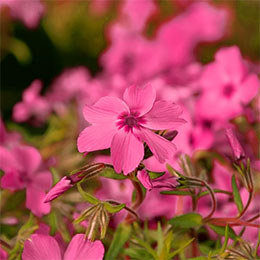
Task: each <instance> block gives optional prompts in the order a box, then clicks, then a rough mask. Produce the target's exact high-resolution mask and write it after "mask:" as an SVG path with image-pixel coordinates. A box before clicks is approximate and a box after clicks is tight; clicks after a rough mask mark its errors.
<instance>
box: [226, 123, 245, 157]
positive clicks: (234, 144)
mask: <svg viewBox="0 0 260 260" xmlns="http://www.w3.org/2000/svg"><path fill="white" fill-rule="evenodd" d="M226 135H227V138H228V141H229V144H230V146H231V149H232V151H233V155H234V157H235V159H236V160H241V159H244V158H245V152H244V150H243V148H242V146H241V144H240V143H239V141H238V140H237V137H236V136H235V133H234V131H233V129H232V128H228V129H226Z"/></svg>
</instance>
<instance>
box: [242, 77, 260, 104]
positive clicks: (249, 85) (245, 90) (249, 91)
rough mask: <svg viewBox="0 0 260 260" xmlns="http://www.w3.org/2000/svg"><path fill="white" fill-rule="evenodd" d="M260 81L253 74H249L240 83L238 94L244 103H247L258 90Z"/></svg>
mask: <svg viewBox="0 0 260 260" xmlns="http://www.w3.org/2000/svg"><path fill="white" fill-rule="evenodd" d="M259 86H260V82H259V79H258V77H257V76H256V75H255V74H250V75H249V76H248V77H247V78H246V79H245V80H244V81H243V83H242V85H241V86H240V87H241V90H240V96H241V100H242V102H243V103H244V104H248V103H249V102H250V101H251V100H252V99H253V98H254V97H255V96H256V95H257V92H258V91H259Z"/></svg>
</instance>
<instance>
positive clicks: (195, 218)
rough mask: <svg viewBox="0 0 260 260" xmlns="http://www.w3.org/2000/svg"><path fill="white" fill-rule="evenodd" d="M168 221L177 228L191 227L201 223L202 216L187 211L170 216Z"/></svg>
mask: <svg viewBox="0 0 260 260" xmlns="http://www.w3.org/2000/svg"><path fill="white" fill-rule="evenodd" d="M169 223H170V224H171V225H172V226H173V227H177V228H193V227H197V226H200V225H201V224H202V216H201V215H199V214H197V213H188V214H184V215H181V216H177V217H174V218H172V219H171V220H170V221H169Z"/></svg>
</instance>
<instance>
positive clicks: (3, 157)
mask: <svg viewBox="0 0 260 260" xmlns="http://www.w3.org/2000/svg"><path fill="white" fill-rule="evenodd" d="M18 167H19V166H18V164H17V162H16V160H15V158H14V155H13V154H12V153H11V152H10V151H9V150H7V149H6V148H4V147H0V169H1V170H3V171H7V170H10V169H17V168H18Z"/></svg>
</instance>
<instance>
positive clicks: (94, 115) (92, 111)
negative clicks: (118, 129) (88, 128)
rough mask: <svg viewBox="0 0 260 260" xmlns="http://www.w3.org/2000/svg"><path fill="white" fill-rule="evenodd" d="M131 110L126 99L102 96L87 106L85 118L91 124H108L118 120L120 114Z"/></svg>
mask: <svg viewBox="0 0 260 260" xmlns="http://www.w3.org/2000/svg"><path fill="white" fill-rule="evenodd" d="M122 112H129V108H128V106H127V105H126V103H125V102H124V101H122V100H121V99H119V98H117V97H103V98H100V99H99V100H98V101H97V102H96V103H95V104H94V105H93V106H87V105H86V106H85V107H84V110H83V115H84V118H85V119H86V120H87V121H88V122H89V123H91V124H94V125H95V124H106V123H110V124H111V123H113V122H115V121H116V119H117V117H118V114H119V113H122Z"/></svg>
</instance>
